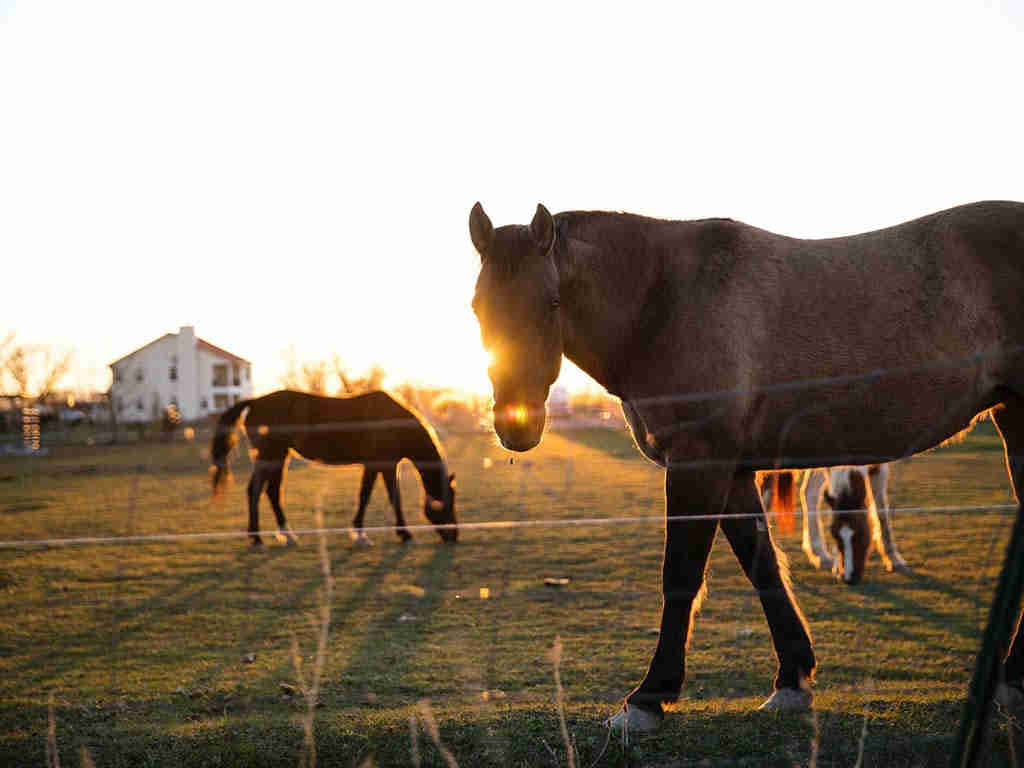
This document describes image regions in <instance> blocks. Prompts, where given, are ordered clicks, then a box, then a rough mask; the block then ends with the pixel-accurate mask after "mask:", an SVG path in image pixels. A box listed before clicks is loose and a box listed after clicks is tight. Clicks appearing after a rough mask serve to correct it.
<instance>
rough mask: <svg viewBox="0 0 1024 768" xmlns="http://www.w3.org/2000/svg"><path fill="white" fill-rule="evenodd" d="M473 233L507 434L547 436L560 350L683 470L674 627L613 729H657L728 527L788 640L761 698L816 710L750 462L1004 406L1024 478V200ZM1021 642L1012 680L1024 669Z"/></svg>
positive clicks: (676, 499) (885, 440)
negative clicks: (800, 228)
mask: <svg viewBox="0 0 1024 768" xmlns="http://www.w3.org/2000/svg"><path fill="white" fill-rule="evenodd" d="M469 229H470V236H471V238H472V241H473V244H474V246H475V248H476V250H477V251H478V253H479V254H480V257H481V270H480V275H479V278H478V280H477V284H476V294H475V296H474V299H473V309H474V311H475V312H476V315H477V318H478V320H479V323H480V330H481V335H482V339H483V343H484V345H485V346H486V347H487V348H488V349H489V351H490V353H491V355H492V360H493V363H492V365H491V367H490V368H489V371H488V372H489V375H490V378H491V382H492V385H493V389H494V400H495V404H494V425H495V430H496V431H497V433H498V437H499V438H500V440H501V442H502V444H503V445H504V446H505V447H506V448H509V449H511V450H515V451H526V450H529V449H530V448H532V447H534V446H535V445H537V443H538V442H539V441H540V439H541V435H542V433H543V429H544V424H545V419H546V412H545V405H544V403H545V399H546V397H547V394H548V390H549V388H550V386H551V384H552V383H553V382H554V381H555V378H556V377H557V376H558V372H559V367H560V364H561V358H562V355H563V354H564V355H565V356H566V357H568V358H569V359H570V360H572V361H573V362H575V363H576V364H577V365H578V366H579V367H580V368H582V369H583V370H584V371H586V372H587V373H589V374H590V375H591V376H592V377H593V378H594V379H596V380H597V381H598V382H599V383H600V384H602V385H603V386H604V387H605V388H606V389H607V390H608V391H609V392H610V393H612V394H613V395H616V396H617V397H619V398H620V399H621V401H622V409H623V412H624V413H625V416H626V419H627V421H628V422H629V425H630V428H631V429H632V431H633V435H634V438H635V440H636V443H637V446H638V448H639V449H640V450H641V451H642V452H643V453H644V454H645V455H646V456H647V457H648V458H650V459H651V460H652V461H654V462H657V463H658V464H659V465H661V466H663V467H665V468H666V470H667V471H666V485H665V491H666V512H667V516H668V518H667V521H666V530H665V552H664V566H663V573H662V576H663V608H662V619H661V631H660V636H659V639H658V645H657V649H656V650H655V653H654V657H653V659H652V661H651V663H650V667H649V669H648V671H647V674H646V676H645V677H644V679H643V681H642V682H641V683H640V685H639V686H638V687H637V688H636V689H635V690H634V691H633V692H632V693H630V694H629V695H628V697H627V699H626V706H625V707H624V709H623V711H622V712H620V713H619V714H618V715H616V717H615V718H613V720H612V721H611V724H612V725H615V726H623V725H628V727H629V728H631V729H651V728H654V727H656V726H657V725H658V724H659V723H660V722H661V720H662V718H663V708H662V704H663V702H669V701H673V700H675V699H676V698H677V697H678V696H679V693H680V690H681V687H682V684H683V680H684V660H685V649H686V645H687V642H688V640H689V637H690V630H691V625H692V621H693V616H694V613H695V611H696V609H697V606H698V603H699V600H700V596H701V595H702V593H703V586H704V575H705V568H706V564H707V560H708V554H709V552H710V550H711V544H712V541H713V540H714V537H715V532H716V530H717V529H718V528H719V527H721V528H722V530H723V531H724V533H725V535H726V538H727V539H728V541H729V544H730V546H731V547H732V549H733V551H734V552H735V553H736V556H737V558H738V559H739V561H740V565H741V566H742V567H743V569H744V571H745V572H746V574H747V576H748V577H749V579H750V581H751V582H752V583H753V585H754V587H755V589H756V590H757V591H758V594H759V596H760V600H761V604H762V606H763V609H764V613H765V616H766V618H767V620H768V625H769V627H770V628H771V634H772V640H773V643H774V646H775V651H776V654H777V656H778V662H779V666H778V672H777V675H776V677H775V692H774V693H773V695H772V697H771V698H770V699H768V701H767V702H765V704H764V705H763V706H764V707H767V708H770V709H785V710H796V709H803V708H807V707H809V706H810V703H811V694H810V690H809V688H808V683H809V682H810V681H811V679H812V678H813V675H814V669H815V657H814V652H813V650H812V646H811V638H810V633H809V632H808V630H807V626H806V622H805V621H804V618H803V616H802V615H801V613H800V610H799V608H798V607H797V604H796V600H795V599H794V597H793V594H792V592H791V590H790V587H789V584H788V579H787V575H786V566H785V562H784V561H783V559H782V557H781V555H780V554H779V553H778V552H777V550H776V548H775V545H774V542H773V541H772V539H771V534H770V532H769V529H768V526H767V524H766V521H765V519H764V510H763V508H762V505H761V500H760V499H759V497H758V493H757V491H756V489H755V485H754V473H755V471H757V470H763V469H787V468H789V469H796V468H810V467H822V466H829V465H837V464H847V465H849V464H872V463H878V462H883V461H890V460H893V459H897V458H900V457H904V456H909V455H911V454H913V453H916V452H918V451H921V450H923V449H925V448H928V447H930V446H933V445H935V444H937V443H939V442H941V441H942V440H944V439H946V438H948V437H950V436H951V435H954V434H956V433H957V432H959V431H960V430H962V429H964V428H965V427H966V426H968V425H969V424H970V423H971V420H972V419H973V418H974V417H975V416H976V415H977V414H978V413H980V412H983V411H986V410H988V409H992V411H993V417H994V418H995V422H996V424H997V425H998V427H999V430H1000V433H1001V434H1002V436H1003V440H1004V443H1005V446H1006V455H1007V464H1008V468H1009V473H1010V477H1011V480H1012V482H1013V485H1014V488H1015V489H1016V490H1017V491H1018V497H1020V492H1021V491H1024V485H1022V483H1024V346H1022V345H1024V310H1022V299H1024V204H1021V203H1014V202H986V203H976V204H973V205H966V206H962V207H959V208H954V209H951V210H947V211H942V212H940V213H936V214H932V215H930V216H925V217H923V218H920V219H917V220H914V221H910V222H907V223H904V224H900V225H898V226H895V227H891V228H889V229H884V230H879V231H876V232H870V233H866V234H860V235H853V236H849V237H838V238H833V239H827V240H801V239H795V238H790V237H784V236H782V235H777V234H773V233H771V232H767V231H765V230H762V229H758V228H756V227H752V226H749V225H746V224H742V223H740V222H736V221H732V220H730V219H705V220H699V221H663V220H656V219H650V218H645V217H642V216H635V215H631V214H626V213H606V212H568V213H561V214H558V215H557V216H554V217H552V216H551V214H549V213H548V211H547V209H545V208H544V207H543V206H540V205H538V206H537V211H536V215H535V216H534V217H533V220H532V222H531V223H530V225H529V226H504V227H501V228H499V229H494V228H493V227H492V225H491V222H490V220H489V219H488V218H487V215H486V214H485V213H484V211H483V208H482V207H481V206H480V204H479V203H477V204H476V205H475V206H474V207H473V210H472V213H471V214H470V218H469ZM793 371H799V372H800V373H801V376H802V377H803V378H801V379H800V380H795V379H794V376H793V373H792V372H793ZM866 413H870V414H872V417H871V418H870V419H868V418H864V414H866ZM709 513H710V515H711V517H710V518H708V515H709ZM687 516H695V517H697V518H698V519H693V520H687V519H686V518H687ZM1012 602H1013V610H1016V606H1017V604H1018V601H1017V600H1013V601H1012ZM1020 646H1021V643H1020V642H1014V643H1013V648H1012V650H1011V652H1010V654H1009V658H1007V660H1006V662H1005V679H1006V680H1008V681H1010V682H1019V681H1020V680H1021V679H1022V678H1024V664H1022V663H1021V662H1022V661H1024V649H1022V648H1020Z"/></svg>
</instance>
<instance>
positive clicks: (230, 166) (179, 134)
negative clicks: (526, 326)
mask: <svg viewBox="0 0 1024 768" xmlns="http://www.w3.org/2000/svg"><path fill="white" fill-rule="evenodd" d="M491 5H492V4H486V3H408V4H397V3H387V2H376V3H335V2H331V3H322V4H321V3H307V2H294V3H281V2H251V1H250V2H244V3H243V2H238V3H234V2H217V1H216V0H202V2H188V1H179V2H175V3H153V2H142V1H140V0H129V1H128V2H81V0H74V1H73V2H32V1H31V0H0V258H2V260H3V261H2V264H3V275H4V280H3V283H2V284H3V286H4V290H3V320H2V321H0V323H2V324H0V338H2V337H3V336H5V335H6V332H7V331H8V330H16V331H17V332H18V337H19V339H21V340H22V341H24V342H31V343H41V344H49V345H53V346H55V347H60V348H64V347H72V346H73V347H74V348H75V350H76V361H77V364H76V375H77V378H78V382H77V383H78V384H79V386H89V385H92V386H95V387H100V388H105V387H106V386H108V384H109V373H108V370H107V368H106V365H107V363H109V362H111V361H112V360H114V359H115V358H117V357H120V356H121V355H123V354H126V353H127V352H129V351H131V350H132V349H134V348H135V347H137V346H139V345H141V344H144V343H146V342H148V341H150V340H152V339H154V338H156V337H157V336H160V335H162V334H163V333H165V332H167V331H174V330H176V329H177V327H178V326H179V325H183V324H193V325H195V326H196V331H197V333H198V334H199V335H200V336H202V337H203V338H206V339H207V340H209V341H211V342H213V343H214V344H217V345H220V346H223V347H225V348H227V349H229V350H230V351H232V352H235V353H236V354H239V355H242V356H244V357H247V358H248V359H250V360H251V361H252V362H253V373H254V377H255V382H256V388H257V391H263V390H267V389H271V388H273V387H274V386H275V385H276V384H277V378H278V377H279V375H280V374H281V371H282V369H283V367H284V364H285V363H284V361H285V350H286V349H287V348H288V346H289V345H291V344H294V345H295V348H296V351H297V353H298V355H299V357H300V358H315V357H329V356H331V355H333V354H334V353H337V354H340V355H341V356H342V358H343V359H344V360H345V361H346V362H348V363H349V364H350V365H351V366H352V367H354V368H356V369H360V368H363V367H366V366H368V365H369V364H370V363H372V362H378V363H381V364H382V365H384V366H385V367H387V368H388V369H389V370H390V371H392V373H393V375H394V377H395V378H396V379H398V380H400V379H403V378H410V379H413V380H418V381H422V382H428V383H435V384H455V385H458V386H462V387H467V388H472V389H477V390H483V391H489V390H488V384H487V379H486V376H485V371H484V365H485V363H484V356H483V353H482V350H481V349H480V342H479V336H478V332H477V328H476V323H475V320H474V319H473V316H472V313H471V312H470V310H469V301H470V298H471V293H472V288H473V282H474V280H475V277H476V272H477V267H478V260H477V257H476V255H475V254H474V252H473V250H472V247H471V245H470V242H469V237H468V233H467V224H466V221H467V217H468V214H469V209H470V207H471V206H472V204H473V203H474V202H475V201H476V200H480V201H481V202H482V203H483V204H484V206H485V208H486V209H487V211H488V213H489V214H490V216H491V218H492V220H493V221H494V223H495V225H501V224H505V223H527V222H528V221H529V219H530V218H531V216H532V214H533V211H534V208H535V206H536V204H537V202H543V203H544V204H545V205H546V206H548V208H549V209H550V210H551V211H553V212H555V211H559V210H566V209H573V208H603V209H621V210H630V211H634V212H638V213H644V214H648V215H654V216H663V217H671V218H698V217H702V216H713V215H720V216H731V217H734V218H739V219H742V220H745V221H748V222H749V223H752V224H756V225H758V226H761V227H765V228H767V229H772V230H775V231H779V232H783V233H786V234H791V235H799V236H813V237H819V236H821V237H824V236H831V235H838V234H847V233H852V232H856V231H860V230H865V229H871V228H876V227H881V226H886V225H889V224H894V223H897V222H899V221H902V220H906V219H908V218H912V217H914V216H918V215H921V214H924V213H927V212H930V211H933V210H938V209H941V208H945V207H948V206H951V205H955V204H959V203H964V202H969V201H972V200H978V199H988V198H1009V199H1017V200H1024V139H1022V137H1024V97H1022V94H1024V0H1016V2H995V3H993V2H989V3H977V2H973V3H968V2H934V0H933V1H931V2H921V3H916V2H899V3H893V2H891V1H886V2H879V3H874V2H859V3H844V4H842V5H841V6H840V5H839V4H833V3H821V2H809V3H787V2H772V3H764V2H752V3H736V2H717V3H692V4H685V5H684V4H682V3H678V4H672V6H671V7H669V4H665V5H648V4H644V3H631V4H628V10H627V5H626V4H622V3H595V2H580V3H549V2H541V3H526V2H517V3H515V4H505V5H506V8H505V10H499V9H496V8H492V7H490V6H491ZM564 375H565V376H566V377H567V379H568V383H569V384H570V385H580V384H581V383H583V382H585V377H583V375H582V374H580V373H579V372H578V371H576V372H572V371H569V372H568V373H566V374H564Z"/></svg>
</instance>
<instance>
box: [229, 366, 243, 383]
mask: <svg viewBox="0 0 1024 768" xmlns="http://www.w3.org/2000/svg"><path fill="white" fill-rule="evenodd" d="M231 383H232V384H234V385H235V386H236V387H237V386H238V385H239V384H241V383H242V372H241V371H240V370H238V363H235V364H234V365H232V366H231Z"/></svg>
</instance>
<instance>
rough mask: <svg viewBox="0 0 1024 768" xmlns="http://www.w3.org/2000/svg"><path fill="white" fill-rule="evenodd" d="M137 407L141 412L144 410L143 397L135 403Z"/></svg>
mask: <svg viewBox="0 0 1024 768" xmlns="http://www.w3.org/2000/svg"><path fill="white" fill-rule="evenodd" d="M135 407H136V408H137V409H138V410H140V411H141V410H142V398H141V397H140V398H139V399H138V400H136V401H135Z"/></svg>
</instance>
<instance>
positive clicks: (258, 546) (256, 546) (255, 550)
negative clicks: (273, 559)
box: [249, 541, 267, 555]
mask: <svg viewBox="0 0 1024 768" xmlns="http://www.w3.org/2000/svg"><path fill="white" fill-rule="evenodd" d="M266 551H267V548H266V547H265V546H263V542H262V541H254V542H253V543H252V545H251V546H250V547H249V552H251V553H252V554H254V555H261V554H263V553H264V552H266Z"/></svg>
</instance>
